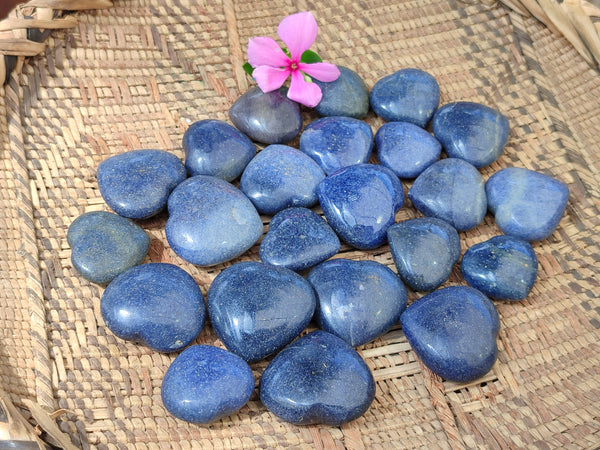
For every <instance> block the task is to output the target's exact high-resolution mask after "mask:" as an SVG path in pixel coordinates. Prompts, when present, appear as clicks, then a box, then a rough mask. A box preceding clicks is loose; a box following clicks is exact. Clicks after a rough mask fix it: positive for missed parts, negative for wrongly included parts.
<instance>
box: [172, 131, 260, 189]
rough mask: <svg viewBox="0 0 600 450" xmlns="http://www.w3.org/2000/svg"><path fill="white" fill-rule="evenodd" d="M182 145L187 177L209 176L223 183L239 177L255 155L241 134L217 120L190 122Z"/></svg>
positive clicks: (253, 149)
mask: <svg viewBox="0 0 600 450" xmlns="http://www.w3.org/2000/svg"><path fill="white" fill-rule="evenodd" d="M182 144H183V150H184V151H185V167H186V168H187V170H188V172H189V174H190V176H194V175H210V176H213V177H217V178H222V179H223V180H225V181H232V180H234V179H236V178H237V177H239V176H240V175H241V173H242V172H243V171H244V169H245V168H246V166H247V165H248V163H249V162H250V160H251V159H252V158H253V157H254V154H255V153H256V147H255V146H254V144H253V143H252V141H251V140H250V139H248V137H247V136H246V135H245V134H244V133H242V132H241V131H239V130H237V129H235V128H234V127H232V126H231V125H229V124H228V123H226V122H222V121H220V120H200V121H199V122H194V123H193V124H191V125H190V127H189V128H188V129H187V130H186V132H185V133H184V135H183V140H182Z"/></svg>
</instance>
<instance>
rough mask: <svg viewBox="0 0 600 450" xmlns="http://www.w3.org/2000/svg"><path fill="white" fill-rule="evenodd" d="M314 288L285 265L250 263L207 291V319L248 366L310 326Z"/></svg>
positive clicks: (222, 277) (217, 280)
mask: <svg viewBox="0 0 600 450" xmlns="http://www.w3.org/2000/svg"><path fill="white" fill-rule="evenodd" d="M315 305H316V298H315V293H314V291H313V289H312V287H311V285H310V284H309V283H308V281H306V280H305V279H304V278H302V277H301V276H300V275H298V274H297V273H295V272H293V271H291V270H289V269H286V268H285V267H275V266H270V265H268V264H263V263H259V262H254V261H249V262H241V263H237V264H234V265H232V266H230V267H228V268H227V269H225V270H223V271H222V272H221V273H220V274H219V275H218V276H217V277H216V278H215V280H214V281H213V283H212V284H211V286H210V289H209V290H208V315H209V317H210V322H211V324H212V325H213V328H214V329H215V332H216V333H217V335H218V336H219V338H220V339H221V341H223V343H224V344H225V346H226V347H227V348H228V349H229V350H230V351H231V352H233V353H235V354H236V355H239V356H240V357H242V358H243V359H245V360H246V361H248V362H255V361H258V360H260V359H262V358H264V357H266V356H268V355H270V354H272V353H275V352H276V351H278V350H279V349H281V348H283V347H284V346H285V345H287V344H288V343H290V342H291V341H292V340H293V339H295V338H296V337H297V336H298V335H299V334H300V332H301V331H302V330H304V328H305V327H306V325H308V323H309V322H310V320H311V319H312V316H313V314H314V311H315Z"/></svg>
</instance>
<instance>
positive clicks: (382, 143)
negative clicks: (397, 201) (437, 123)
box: [375, 122, 442, 178]
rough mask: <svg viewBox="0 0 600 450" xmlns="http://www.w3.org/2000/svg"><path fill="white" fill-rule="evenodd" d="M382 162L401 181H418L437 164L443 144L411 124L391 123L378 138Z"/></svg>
mask: <svg viewBox="0 0 600 450" xmlns="http://www.w3.org/2000/svg"><path fill="white" fill-rule="evenodd" d="M375 145H376V146H377V157H378V158H379V162H380V163H381V164H383V165H384V166H385V167H387V168H388V169H390V170H391V171H392V172H394V173H395V174H396V175H397V176H398V177H400V178H415V177H417V176H418V175H419V174H420V173H421V172H423V171H424V170H425V169H427V167H429V166H430V165H431V164H433V163H434V162H435V161H436V160H437V159H438V158H439V157H440V153H441V152H442V145H441V144H440V143H439V141H438V140H437V139H436V138H434V137H433V136H432V135H431V134H429V133H428V132H427V131H425V130H424V129H423V128H421V127H419V126H417V125H414V124H412V123H409V122H389V123H386V124H384V125H383V126H382V127H381V128H379V130H378V131H377V134H376V135H375Z"/></svg>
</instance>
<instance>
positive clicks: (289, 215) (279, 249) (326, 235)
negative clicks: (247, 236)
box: [259, 208, 340, 271]
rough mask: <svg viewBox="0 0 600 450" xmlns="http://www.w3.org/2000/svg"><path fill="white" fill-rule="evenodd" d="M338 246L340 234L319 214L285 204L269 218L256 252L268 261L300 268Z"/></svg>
mask: <svg viewBox="0 0 600 450" xmlns="http://www.w3.org/2000/svg"><path fill="white" fill-rule="evenodd" d="M339 250H340V240H339V238H338V237H337V235H336V234H335V232H334V231H333V230H332V229H331V227H330V226H329V225H328V224H327V222H325V220H323V218H322V217H321V216H319V215H318V214H316V213H314V212H313V211H311V210H310V209H306V208H288V209H284V210H283V211H281V212H278V213H277V214H276V215H275V216H274V217H273V219H271V223H270V224H269V231H268V232H267V234H265V236H264V238H263V240H262V241H261V243H260V249H259V254H260V259H261V260H262V261H263V262H265V263H267V264H271V265H273V266H281V267H286V268H288V269H290V270H295V271H299V270H304V269H308V268H309V267H312V266H314V265H316V264H318V263H320V262H321V261H325V260H326V259H328V258H330V257H332V256H333V255H335V254H336V253H337V252H338V251H339Z"/></svg>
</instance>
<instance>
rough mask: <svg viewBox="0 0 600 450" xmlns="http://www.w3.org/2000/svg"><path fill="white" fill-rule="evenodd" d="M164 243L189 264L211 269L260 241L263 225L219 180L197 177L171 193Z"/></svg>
mask: <svg viewBox="0 0 600 450" xmlns="http://www.w3.org/2000/svg"><path fill="white" fill-rule="evenodd" d="M168 208H169V219H168V220H167V224H166V227H165V231H166V235H167V240H168V242H169V245H170V246H171V248H172V249H173V251H174V252H175V253H177V254H178V255H179V256H180V257H181V258H183V259H185V260H186V261H189V262H191V263H192V264H197V265H199V266H211V265H215V264H220V263H222V262H225V261H229V260H230V259H233V258H236V257H238V256H239V255H241V254H242V253H244V252H245V251H246V250H248V249H249V248H250V247H252V246H253V245H254V243H255V242H256V241H258V239H259V238H260V237H261V235H262V232H263V224H262V221H261V219H260V216H259V215H258V212H257V211H256V209H255V208H254V205H253V204H252V202H251V201H250V200H248V197H246V196H245V195H244V194H243V193H242V192H241V191H240V190H239V189H237V188H236V187H234V186H233V185H231V184H229V183H228V182H227V181H224V180H221V179H220V178H215V177H210V176H207V175H196V176H195V177H191V178H188V179H187V180H186V181H184V182H183V183H181V184H180V185H179V186H177V188H176V189H175V190H174V191H173V192H172V194H171V196H170V197H169V202H168Z"/></svg>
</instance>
